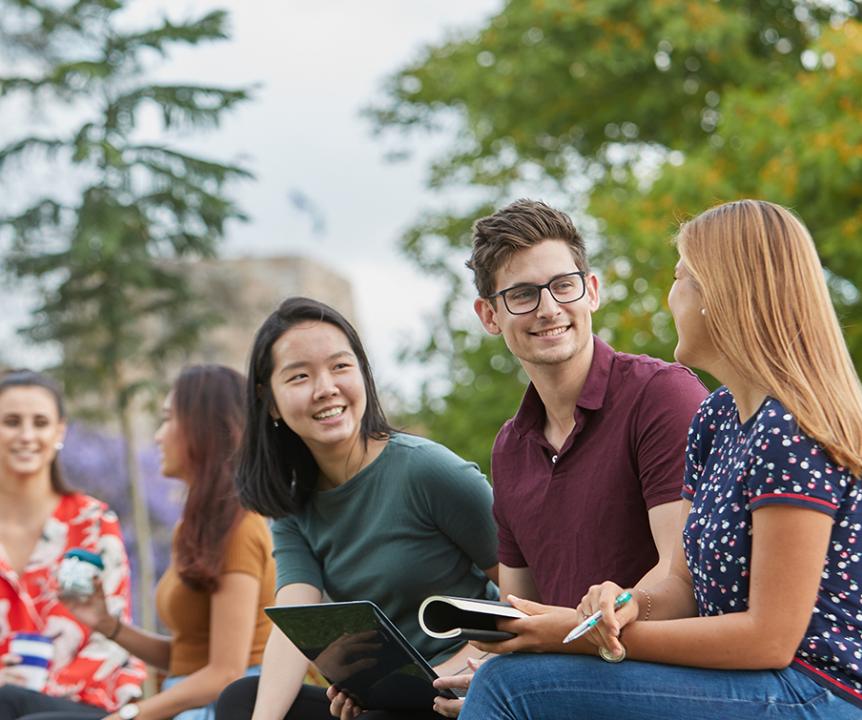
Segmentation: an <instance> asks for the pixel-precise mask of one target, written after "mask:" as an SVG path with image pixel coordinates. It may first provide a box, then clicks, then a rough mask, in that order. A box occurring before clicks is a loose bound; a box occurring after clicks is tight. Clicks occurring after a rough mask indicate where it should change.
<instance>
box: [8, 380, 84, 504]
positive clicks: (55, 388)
mask: <svg viewBox="0 0 862 720" xmlns="http://www.w3.org/2000/svg"><path fill="white" fill-rule="evenodd" d="M13 387H23V388H28V387H38V388H42V389H43V390H47V391H48V392H49V393H50V395H51V397H52V398H54V404H55V405H56V406H57V417H59V418H60V420H65V419H66V407H65V404H64V403H63V393H62V392H61V391H60V386H59V385H58V384H57V383H55V382H54V381H53V380H52V379H51V378H49V377H48V376H47V375H43V374H42V373H38V372H34V371H33V370H11V371H9V372H7V373H6V374H5V375H3V376H2V377H0V394H2V393H3V392H4V391H6V390H8V389H9V388H13ZM51 489H52V490H53V491H54V492H55V493H57V494H58V495H71V494H72V493H73V492H74V490H73V489H72V488H70V487H69V485H68V484H67V483H66V481H65V479H64V478H63V471H62V469H61V468H60V460H59V458H58V457H57V456H56V455H55V456H54V459H53V460H52V461H51Z"/></svg>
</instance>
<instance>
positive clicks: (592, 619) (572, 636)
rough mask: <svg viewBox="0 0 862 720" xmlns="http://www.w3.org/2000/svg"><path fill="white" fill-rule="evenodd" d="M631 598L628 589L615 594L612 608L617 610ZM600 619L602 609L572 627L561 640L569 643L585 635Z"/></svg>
mask: <svg viewBox="0 0 862 720" xmlns="http://www.w3.org/2000/svg"><path fill="white" fill-rule="evenodd" d="M631 599H632V594H631V593H630V592H629V591H628V590H626V591H625V592H622V593H620V594H619V595H617V599H616V600H614V610H619V609H620V608H621V607H622V606H623V605H625V604H626V603H627V602H628V601H629V600H631ZM601 619H602V611H601V610H597V611H596V612H594V613H593V614H592V615H590V616H589V617H588V618H587V619H586V620H584V621H583V622H582V623H581V624H580V625H578V626H577V627H576V628H572V631H571V632H570V633H569V634H568V635H566V637H564V638H563V642H564V643H570V642H572V640H577V639H578V638H579V637H581V636H583V635H586V634H587V633H588V632H589V631H590V630H592V629H593V628H594V627H595V626H596V625H598V624H599V620H601Z"/></svg>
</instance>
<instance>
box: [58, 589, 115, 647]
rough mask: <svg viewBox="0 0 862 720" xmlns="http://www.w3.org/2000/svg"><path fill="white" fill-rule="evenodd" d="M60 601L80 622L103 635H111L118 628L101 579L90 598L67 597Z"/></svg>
mask: <svg viewBox="0 0 862 720" xmlns="http://www.w3.org/2000/svg"><path fill="white" fill-rule="evenodd" d="M60 599H61V600H62V601H63V604H64V605H65V606H66V607H67V608H69V610H70V611H71V613H72V614H73V615H74V616H75V617H76V618H78V620H80V621H81V622H82V623H84V624H85V625H87V626H88V627H90V628H91V629H93V630H95V631H97V632H100V633H102V635H106V636H107V635H110V634H111V633H112V632H113V631H114V629H115V628H116V627H117V618H115V617H114V616H113V615H111V613H109V612H108V606H107V604H106V602H105V591H104V590H103V589H102V582H101V580H100V579H99V578H96V579H95V580H94V581H93V594H92V595H90V596H89V597H85V598H81V597H79V596H77V595H74V596H71V595H67V596H63V597H61V598H60Z"/></svg>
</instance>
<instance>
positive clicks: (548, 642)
mask: <svg viewBox="0 0 862 720" xmlns="http://www.w3.org/2000/svg"><path fill="white" fill-rule="evenodd" d="M506 599H507V600H508V601H509V603H511V604H512V605H513V606H514V607H516V608H518V610H522V611H523V612H525V613H527V615H528V617H525V618H518V619H516V620H499V621H497V627H498V628H499V629H500V630H505V631H506V632H510V633H514V634H515V637H513V638H510V639H509V640H503V641H501V642H496V643H487V642H478V641H473V642H471V645H473V646H474V647H477V648H479V649H480V650H484V651H486V652H492V653H497V654H501V653H509V652H557V653H559V652H567V651H568V652H572V651H574V650H575V648H574V647H571V646H570V645H563V638H564V637H565V636H566V635H567V634H568V632H569V630H571V629H572V628H573V627H575V625H577V624H578V622H579V621H580V619H579V616H578V613H577V611H576V610H575V609H574V608H567V607H559V606H556V605H542V604H541V603H537V602H533V601H531V600H522V599H521V598H518V597H515V596H514V595H509V596H508V597H507V598H506Z"/></svg>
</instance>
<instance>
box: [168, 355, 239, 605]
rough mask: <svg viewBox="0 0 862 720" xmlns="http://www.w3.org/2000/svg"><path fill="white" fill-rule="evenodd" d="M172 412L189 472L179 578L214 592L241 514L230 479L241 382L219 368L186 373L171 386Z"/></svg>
mask: <svg viewBox="0 0 862 720" xmlns="http://www.w3.org/2000/svg"><path fill="white" fill-rule="evenodd" d="M172 409H173V413H174V416H175V417H176V420H177V423H178V425H179V429H180V434H181V437H182V439H183V441H184V444H185V447H186V453H187V457H188V460H189V467H190V468H191V477H189V478H186V479H187V481H188V483H189V490H188V497H187V499H186V504H185V507H184V508H183V515H182V522H181V524H180V526H179V529H178V530H177V535H176V539H175V543H176V544H175V548H176V562H177V572H178V574H179V576H180V577H181V578H182V580H183V581H184V582H185V583H186V584H187V585H189V586H191V587H192V588H194V589H196V590H204V591H207V592H212V591H214V590H215V589H216V588H217V587H218V577H219V575H220V574H221V568H222V566H223V564H224V555H225V548H226V546H227V543H228V541H229V540H230V536H231V531H232V529H233V528H234V527H235V525H236V524H237V523H238V522H239V520H240V518H241V516H242V514H243V510H242V507H241V506H240V503H239V497H238V496H237V492H236V488H235V487H234V482H233V479H234V474H235V472H236V461H237V450H238V448H239V444H240V440H241V438H242V432H243V425H244V420H245V413H244V411H245V378H244V377H243V376H242V375H241V374H240V373H238V372H237V371H236V370H232V369H231V368H228V367H225V366H223V365H192V366H189V367H186V368H185V369H183V371H182V372H181V373H180V376H179V377H178V378H177V380H176V382H175V383H174V386H173V401H172Z"/></svg>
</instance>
